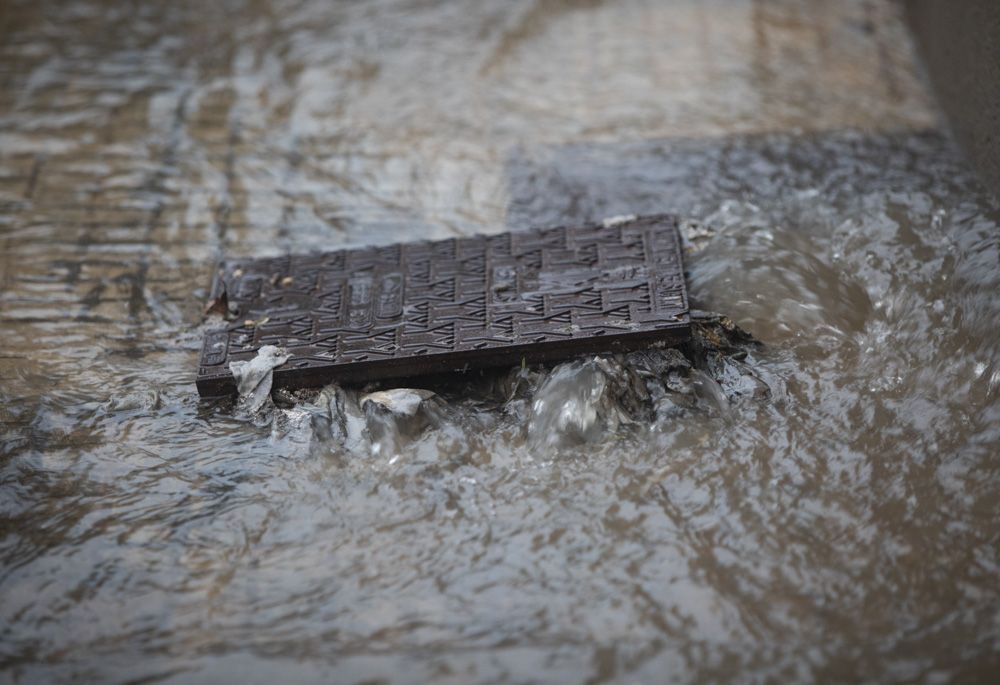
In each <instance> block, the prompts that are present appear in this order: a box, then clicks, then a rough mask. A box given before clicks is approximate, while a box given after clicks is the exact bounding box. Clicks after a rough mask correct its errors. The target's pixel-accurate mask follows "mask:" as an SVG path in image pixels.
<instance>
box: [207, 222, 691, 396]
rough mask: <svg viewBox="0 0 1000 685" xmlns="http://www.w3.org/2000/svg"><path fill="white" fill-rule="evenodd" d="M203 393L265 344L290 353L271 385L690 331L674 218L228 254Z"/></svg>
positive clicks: (600, 347) (220, 390)
mask: <svg viewBox="0 0 1000 685" xmlns="http://www.w3.org/2000/svg"><path fill="white" fill-rule="evenodd" d="M223 293H225V297H226V298H227V299H228V309H229V314H230V315H231V316H234V317H235V318H234V320H233V321H232V322H231V323H230V324H229V326H228V327H227V328H225V329H222V330H216V331H211V332H209V333H208V334H207V335H206V337H205V344H204V347H203V349H202V353H201V363H200V365H199V368H198V381H197V385H198V391H199V392H200V393H201V394H202V395H205V396H211V395H222V394H226V393H230V392H233V391H234V390H235V384H234V381H233V376H232V374H231V373H230V372H229V363H230V362H233V361H238V360H247V359H252V358H253V357H254V356H255V354H256V352H257V350H258V349H259V348H260V347H261V346H262V345H279V346H282V347H285V348H286V349H287V350H288V352H289V353H290V354H291V358H290V359H289V360H288V361H287V362H286V363H285V364H284V365H283V366H281V367H279V368H277V369H275V371H274V387H287V388H298V387H307V386H317V385H322V384H324V383H328V382H331V381H337V382H341V383H360V382H365V381H369V380H375V379H381V378H396V377H398V378H405V377H412V376H419V375H425V374H429V373H437V372H445V371H459V370H464V369H470V368H477V367H485V366H499V365H512V364H519V363H521V361H522V359H523V360H526V361H528V362H534V361H544V360H553V359H559V358H564V357H568V356H572V355H576V354H581V353H592V352H602V351H617V350H625V349H634V348H637V347H642V346H645V345H648V344H649V343H651V342H653V341H657V340H662V341H666V342H667V343H670V344H675V343H679V342H682V341H684V340H686V339H688V338H689V337H690V325H689V321H688V302H687V294H686V292H685V289H684V271H683V265H682V262H681V250H680V240H679V236H678V232H677V222H676V219H675V218H674V217H672V216H666V215H663V216H652V217H644V218H639V219H634V220H631V221H625V222H621V223H617V224H614V225H610V226H605V225H591V226H582V227H559V228H547V229H540V230H530V231H516V232H510V233H500V234H497V235H490V236H474V237H469V238H453V239H449V240H441V241H435V242H415V243H405V244H396V245H387V246H384V247H363V248H358V249H350V250H338V251H335V252H327V253H323V254H316V255H305V256H286V257H278V258H273V259H254V260H234V261H229V262H226V263H225V264H223V265H222V266H220V268H219V272H218V274H217V276H216V278H215V283H214V284H213V288H212V297H213V298H220V297H221V296H222V295H223Z"/></svg>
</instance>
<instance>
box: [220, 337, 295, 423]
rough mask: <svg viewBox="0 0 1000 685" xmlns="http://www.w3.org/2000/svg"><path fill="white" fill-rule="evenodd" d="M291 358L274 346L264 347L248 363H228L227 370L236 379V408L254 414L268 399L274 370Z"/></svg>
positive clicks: (284, 351) (281, 349)
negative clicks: (237, 396) (237, 397)
mask: <svg viewBox="0 0 1000 685" xmlns="http://www.w3.org/2000/svg"><path fill="white" fill-rule="evenodd" d="M290 357H291V355H290V354H288V352H287V351H286V350H285V349H284V348H281V347H276V346H275V345H264V346H263V347H261V348H260V349H259V350H258V351H257V356H256V357H254V358H253V359H251V360H250V361H236V362H230V364H229V370H230V371H232V374H233V378H235V379H236V391H237V392H238V393H239V400H238V402H237V407H238V409H239V410H240V411H242V412H244V413H246V414H251V415H252V414H256V413H257V412H258V411H259V410H260V408H261V407H263V406H264V403H265V402H267V400H268V399H269V397H270V394H271V384H272V376H273V373H274V369H276V368H278V367H279V366H281V365H282V364H284V363H285V362H287V361H288V360H289V358H290Z"/></svg>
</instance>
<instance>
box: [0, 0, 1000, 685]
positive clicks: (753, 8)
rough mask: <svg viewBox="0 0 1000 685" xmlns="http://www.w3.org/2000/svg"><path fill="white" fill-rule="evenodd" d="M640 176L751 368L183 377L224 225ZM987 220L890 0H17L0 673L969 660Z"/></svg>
mask: <svg viewBox="0 0 1000 685" xmlns="http://www.w3.org/2000/svg"><path fill="white" fill-rule="evenodd" d="M660 211H668V212H676V213H681V214H684V215H687V216H692V217H697V218H699V219H701V220H703V221H705V222H706V223H707V224H709V225H711V226H712V227H714V228H715V229H716V234H715V237H714V238H712V239H711V240H710V241H709V242H708V244H707V245H706V246H705V247H704V249H703V250H702V251H700V252H699V253H698V254H696V255H694V256H693V257H692V258H691V259H690V260H689V263H688V268H689V272H690V291H691V296H692V299H693V300H694V301H695V303H696V305H698V306H699V307H702V308H706V309H712V310H717V311H722V312H724V313H726V314H729V315H730V316H732V317H733V318H734V319H736V320H737V322H738V323H740V324H741V325H742V326H744V327H746V328H747V329H749V330H751V331H752V332H753V333H755V334H756V335H757V337H759V338H760V339H762V340H763V341H765V343H766V346H765V348H763V350H761V351H760V352H759V353H757V354H756V355H755V358H754V359H753V363H754V365H755V366H756V368H757V369H758V370H759V372H760V373H761V374H762V377H765V378H767V379H768V380H769V382H770V385H771V390H772V397H771V399H770V400H769V401H765V402H758V401H746V402H742V401H741V402H734V403H733V404H732V406H730V407H729V408H728V412H727V413H725V414H723V413H721V412H701V411H690V412H687V413H682V414H680V415H678V416H676V417H675V418H674V419H673V420H665V421H657V422H656V423H655V425H652V426H647V427H645V428H644V430H642V431H639V432H636V431H635V430H624V429H621V430H607V431H605V432H604V434H602V435H599V436H597V437H596V438H595V439H593V440H592V442H590V443H588V444H586V445H584V446H583V447H578V448H576V449H569V450H561V451H559V452H555V451H551V450H548V449H547V448H545V447H544V446H538V444H537V443H533V442H532V441H530V440H528V439H526V435H525V433H526V426H525V425H524V424H523V423H520V422H518V421H514V420H510V419H506V420H502V419H498V418H497V417H496V415H495V414H496V412H495V411H493V410H491V409H490V408H489V407H478V406H476V405H475V404H474V403H466V404H462V403H461V402H460V401H457V404H456V406H457V410H455V412H454V418H453V420H450V421H449V422H445V423H444V424H442V425H441V426H440V427H439V428H437V429H434V430H430V431H427V432H425V433H423V434H422V435H421V436H420V437H419V438H418V439H416V440H415V441H413V442H412V443H409V444H408V445H407V446H406V447H405V449H403V450H402V453H401V454H399V455H395V457H394V458H390V457H389V456H388V455H385V454H381V453H380V454H371V453H369V454H367V455H366V454H361V455H357V454H345V453H344V452H343V450H342V449H340V448H338V446H337V445H336V444H329V443H323V442H320V443H316V442H315V441H312V440H310V439H309V438H308V435H307V436H306V439H304V440H303V439H301V434H300V433H297V432H294V431H282V430H273V429H272V427H271V426H269V425H255V424H254V423H253V422H249V421H246V420H241V419H240V418H238V417H237V416H236V415H235V414H234V413H233V411H232V407H231V406H227V405H226V404H225V403H214V404H213V403H208V404H206V403H200V402H199V400H198V397H197V394H196V392H195V388H194V372H195V365H196V360H197V356H198V350H199V346H200V340H201V336H202V333H203V328H202V324H201V306H202V302H201V300H202V298H203V297H204V296H205V289H206V287H207V285H208V280H209V276H210V273H211V269H212V266H213V263H214V261H215V260H216V259H218V258H219V257H220V256H223V255H241V256H244V255H273V254H281V253H282V252H288V251H295V252H305V251H309V250H312V249H320V248H324V247H336V246H343V245H356V244H362V243H372V242H374V243H387V242H393V241H396V240H403V239H410V238H443V237H448V236H452V235H463V234H467V233H473V232H492V231H497V230H502V229H504V228H507V227H510V228H516V227H519V226H525V225H545V224H557V223H567V222H575V221H585V220H600V219H602V218H604V217H607V216H612V215H618V214H631V213H651V212H660ZM998 222H1000V202H998V201H997V199H996V198H995V197H991V196H990V195H988V194H986V193H985V192H984V191H983V190H982V189H981V187H980V186H979V185H978V183H977V182H976V180H975V179H974V177H973V176H972V175H971V173H970V171H969V169H968V167H967V166H966V164H965V163H964V162H963V161H962V160H961V159H960V158H959V156H958V154H957V152H956V150H955V148H954V146H953V144H952V143H951V142H950V140H949V139H948V138H947V136H946V135H945V134H944V133H943V132H942V131H941V130H940V129H939V127H938V124H937V116H936V112H935V110H934V107H933V104H932V100H931V98H930V97H929V94H928V92H927V90H926V88H925V86H924V85H923V83H922V81H921V80H920V78H919V76H918V69H917V67H916V64H915V60H914V56H913V53H912V47H911V44H910V40H909V37H908V35H907V33H906V31H905V28H904V26H903V25H902V23H901V21H900V19H899V17H898V16H897V9H896V5H894V4H893V3H888V2H881V1H874V2H867V3H866V2H845V3H821V2H808V1H806V0H800V1H797V0H786V1H783V2H771V1H767V0H760V1H757V2H750V1H732V2H710V3H701V2H694V1H693V0H686V1H680V2H676V3H661V2H657V1H655V0H647V1H642V0H624V1H623V2H599V1H598V2H595V1H591V2H578V3H576V2H568V1H557V0H534V1H528V0H513V1H512V2H510V3H476V2H426V1H417V0H377V1H374V2H367V3H325V2H318V1H317V2H309V1H304V2H279V1H277V0H274V1H272V2H268V1H265V0H261V1H254V2H251V1H249V0H248V1H246V2H236V1H234V2H226V3H193V2H176V3H113V2H106V3H102V2H96V1H93V2H41V1H33V2H21V1H12V2H7V3H4V4H3V5H2V6H0V241H2V243H0V283H2V288H0V330H2V332H3V336H2V342H0V420H2V434H0V669H2V670H0V679H3V680H8V681H14V682H68V681H91V682H95V681H106V682H171V683H174V682H176V683H181V682H243V683H257V682H260V683H265V682H274V681H276V680H283V681H285V682H345V683H349V682H372V681H375V682H377V681H387V682H401V683H406V682H426V681H441V682H455V683H467V682H591V683H597V682H628V683H655V682H667V681H669V682H726V681H739V682H809V681H822V682H856V681H862V682H926V683H940V682H950V681H954V682H975V681H981V682H990V681H992V679H993V678H995V676H996V673H997V672H998V669H1000V651H998V650H1000V590H998V588H1000V554H998V544H1000V523H998V521H1000V463H998V446H1000V399H998V394H1000V343H998V337H997V332H998V330H1000V299H998V298H997V292H998V288H1000V230H998ZM577 382H580V383H584V382H586V381H585V379H584V378H583V377H582V376H581V377H578V378H577ZM570 387H571V386H570Z"/></svg>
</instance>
